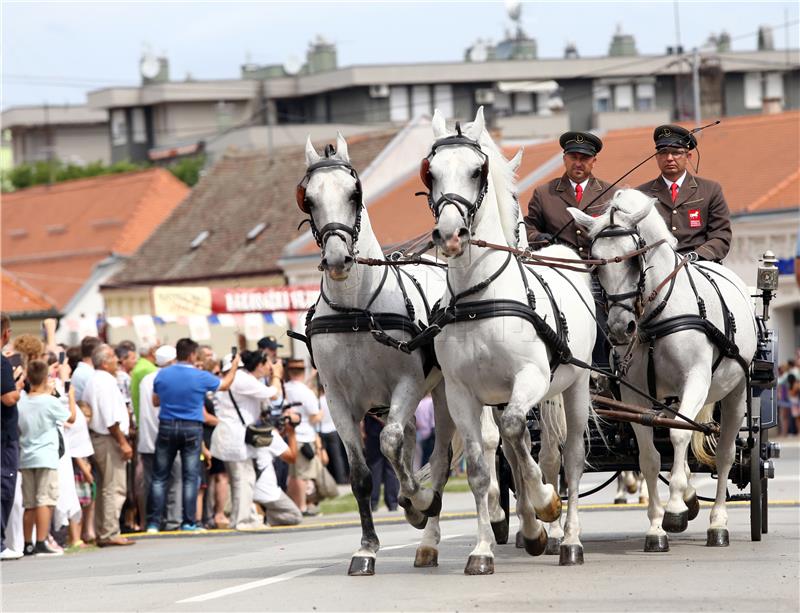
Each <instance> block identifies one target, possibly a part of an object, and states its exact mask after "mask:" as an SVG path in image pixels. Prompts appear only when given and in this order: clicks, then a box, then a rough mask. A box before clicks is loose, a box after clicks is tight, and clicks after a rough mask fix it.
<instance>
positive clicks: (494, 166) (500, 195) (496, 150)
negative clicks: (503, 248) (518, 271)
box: [465, 129, 520, 248]
mask: <svg viewBox="0 0 800 613" xmlns="http://www.w3.org/2000/svg"><path fill="white" fill-rule="evenodd" d="M465 132H466V130H465ZM478 143H480V146H481V149H482V150H483V152H484V153H486V155H487V156H488V157H489V174H490V175H491V177H492V183H493V185H494V192H495V198H496V199H497V208H498V211H499V213H500V224H501V226H502V227H503V234H504V235H505V237H506V243H507V244H508V246H509V247H515V248H516V247H517V245H518V244H519V225H518V223H519V219H520V210H519V202H518V201H517V198H516V196H517V181H516V179H517V178H516V175H515V173H514V169H513V168H512V167H511V164H510V163H509V161H508V160H507V159H506V157H505V156H504V155H503V152H502V151H500V147H498V146H497V144H496V143H495V142H494V141H493V140H492V137H491V135H490V134H489V132H488V131H486V130H485V129H484V130H483V131H482V132H481V135H480V137H479V138H478Z"/></svg>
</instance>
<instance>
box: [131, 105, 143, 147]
mask: <svg viewBox="0 0 800 613" xmlns="http://www.w3.org/2000/svg"><path fill="white" fill-rule="evenodd" d="M131 128H132V130H131V131H132V136H133V142H134V143H146V142H147V124H146V123H145V119H144V109H143V108H142V107H140V106H137V107H136V108H134V109H132V110H131Z"/></svg>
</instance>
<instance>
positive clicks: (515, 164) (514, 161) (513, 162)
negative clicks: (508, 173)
mask: <svg viewBox="0 0 800 613" xmlns="http://www.w3.org/2000/svg"><path fill="white" fill-rule="evenodd" d="M523 151H524V148H523V147H520V148H519V151H517V153H516V154H514V157H513V158H511V159H510V160H508V164H509V166H511V170H513V171H514V172H517V171H518V170H519V167H520V165H521V164H522V152H523Z"/></svg>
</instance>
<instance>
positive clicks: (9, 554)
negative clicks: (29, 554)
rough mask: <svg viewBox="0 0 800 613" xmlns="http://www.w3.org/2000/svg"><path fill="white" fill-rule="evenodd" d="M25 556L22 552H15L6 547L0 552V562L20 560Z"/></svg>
mask: <svg viewBox="0 0 800 613" xmlns="http://www.w3.org/2000/svg"><path fill="white" fill-rule="evenodd" d="M24 555H25V554H24V553H23V552H21V551H14V550H13V549H9V548H8V547H6V548H5V549H3V551H0V560H19V559H20V558H21V557H22V556H24Z"/></svg>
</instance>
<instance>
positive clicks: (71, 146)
mask: <svg viewBox="0 0 800 613" xmlns="http://www.w3.org/2000/svg"><path fill="white" fill-rule="evenodd" d="M48 130H49V131H50V134H51V136H50V137H51V138H52V143H53V145H52V146H53V157H54V158H56V159H59V160H63V161H64V162H75V163H79V164H88V163H90V162H94V161H96V160H100V161H102V162H103V163H106V164H107V163H108V162H109V161H110V159H111V147H110V140H109V134H108V126H107V125H106V124H86V125H57V126H56V125H54V126H50V127H49V128H45V127H44V126H42V127H34V128H14V129H13V130H12V143H11V144H12V150H13V157H14V165H15V166H16V165H18V164H22V163H25V162H35V161H39V160H46V159H47V157H48V151H47V147H48V137H47V131H48Z"/></svg>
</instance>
